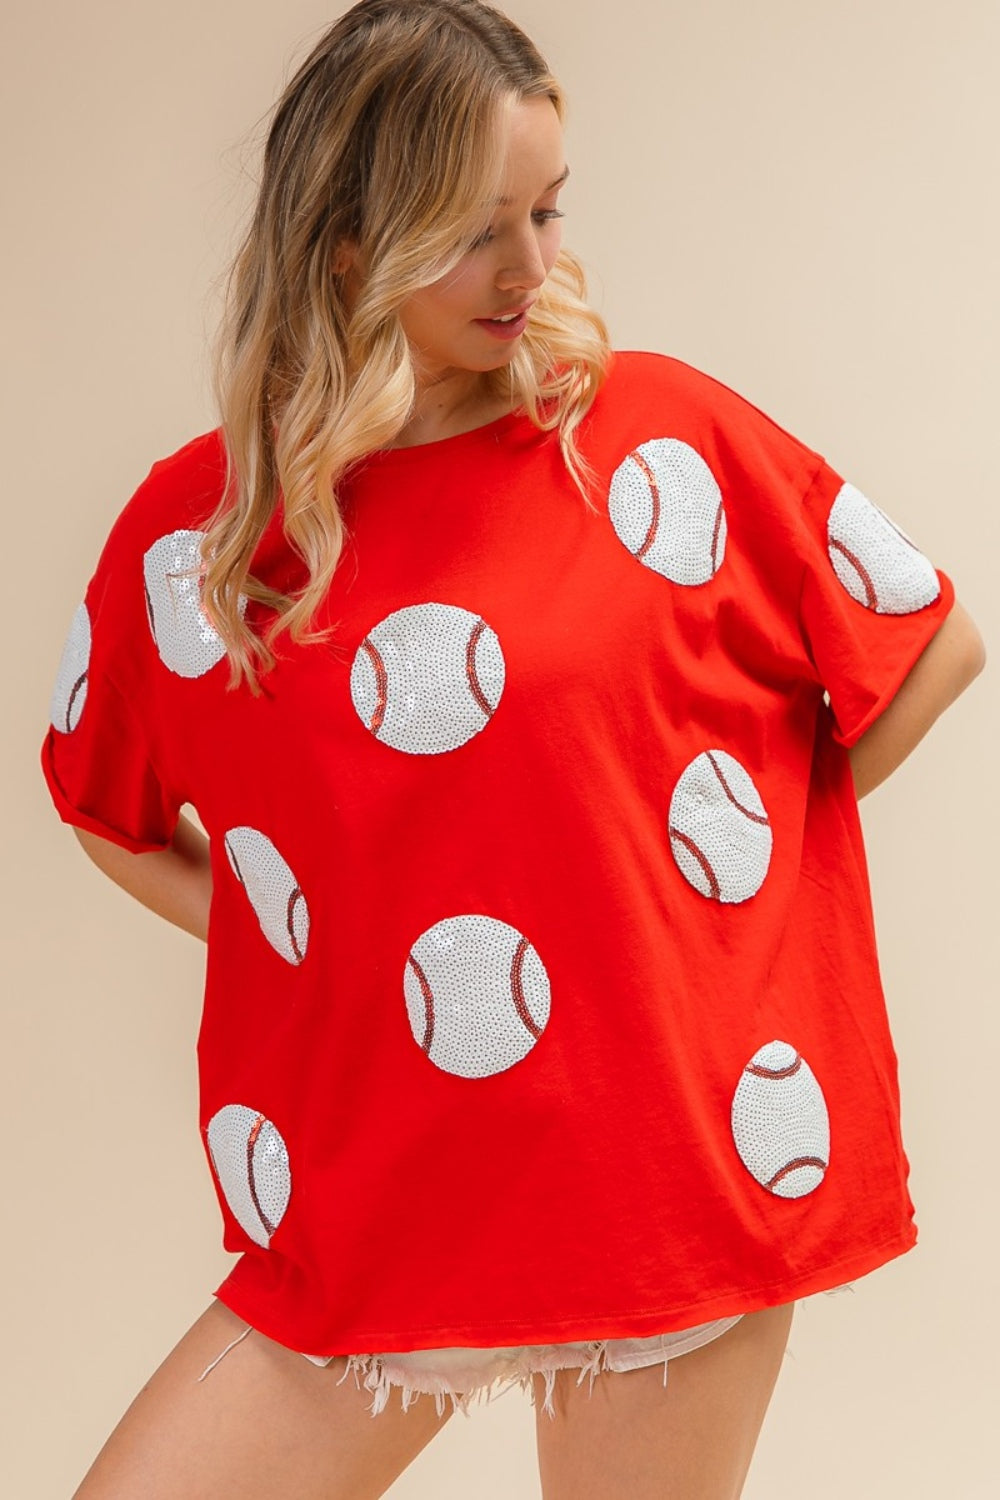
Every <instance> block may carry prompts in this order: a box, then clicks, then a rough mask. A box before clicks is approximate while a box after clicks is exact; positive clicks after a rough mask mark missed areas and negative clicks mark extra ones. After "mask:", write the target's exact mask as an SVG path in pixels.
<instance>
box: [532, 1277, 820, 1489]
mask: <svg viewBox="0 0 1000 1500" xmlns="http://www.w3.org/2000/svg"><path fill="white" fill-rule="evenodd" d="M794 1309H795V1304H794V1302H790V1303H786V1304H784V1305H783V1306H781V1307H768V1308H765V1309H763V1310H762V1311H760V1312H753V1313H747V1314H746V1315H745V1316H744V1317H743V1318H741V1319H740V1321H739V1322H738V1323H735V1324H734V1325H733V1327H732V1328H729V1329H727V1330H726V1332H725V1333H723V1334H720V1335H719V1337H718V1338H716V1339H713V1340H712V1341H711V1342H710V1343H708V1344H703V1345H702V1346H701V1347H700V1348H699V1349H692V1350H691V1352H690V1353H689V1354H679V1355H677V1356H675V1358H673V1359H672V1360H671V1361H670V1363H669V1367H668V1370H667V1386H666V1389H664V1387H663V1365H662V1364H658V1365H649V1366H647V1367H646V1368H644V1369H639V1370H625V1371H619V1372H618V1373H612V1372H610V1371H605V1372H604V1373H602V1374H600V1375H598V1376H597V1377H596V1378H595V1380H594V1384H593V1391H592V1393H591V1392H590V1383H589V1377H588V1378H587V1379H585V1380H584V1381H583V1382H582V1384H580V1385H577V1384H576V1381H577V1378H578V1375H579V1372H578V1371H577V1370H560V1371H559V1373H558V1375H557V1376H556V1383H555V1387H554V1389H553V1393H552V1397H553V1406H554V1408H555V1412H556V1415H555V1417H551V1416H549V1415H548V1413H546V1412H543V1411H542V1397H543V1394H544V1388H545V1382H544V1377H543V1376H541V1375H534V1376H533V1377H532V1384H533V1386H534V1399H535V1431H536V1442H537V1446H538V1472H539V1477H540V1479H541V1484H542V1496H543V1500H738V1497H739V1496H740V1494H741V1493H742V1491H743V1482H744V1480H745V1479H746V1475H747V1470H748V1469H749V1467H750V1460H751V1458H752V1456H753V1450H754V1447H755V1446H756V1442H757V1437H758V1434H759V1433H760V1429H761V1426H762V1424H763V1421H764V1414H765V1412H766V1411H767V1407H768V1403H769V1401H770V1399H771V1393H772V1391H773V1390H774V1386H775V1384H776V1382H777V1378H778V1371H779V1369H780V1368H781V1360H782V1356H783V1355H784V1352H785V1345H786V1344H787V1342H788V1335H789V1332H790V1329H791V1325H792V1314H793V1312H794Z"/></svg>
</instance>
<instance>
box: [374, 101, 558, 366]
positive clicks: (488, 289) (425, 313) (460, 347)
mask: <svg viewBox="0 0 1000 1500" xmlns="http://www.w3.org/2000/svg"><path fill="white" fill-rule="evenodd" d="M506 146H507V158H506V174H505V181H504V187H503V197H505V198H506V199H508V200H509V201H508V202H506V203H504V204H497V205H496V206H495V208H494V210H493V214H492V217H491V218H490V219H489V223H488V224H487V222H486V219H485V217H484V223H483V231H484V234H483V240H482V242H477V243H476V244H475V245H474V246H470V248H469V249H468V251H467V252H466V254H465V256H464V257H463V259H462V260H461V261H460V262H459V264H458V266H457V267H455V268H454V269H452V270H451V271H449V272H448V274H447V275H446V276H444V277H442V278H441V280H440V281H436V282H434V283H433V284H432V285H431V286H427V287H422V288H421V289H420V291H418V292H416V293H414V294H413V296H411V297H409V298H408V299H407V301H406V302H404V303H403V305H402V307H401V308H400V310H399V317H400V321H401V323H402V325H403V331H404V332H405V334H406V337H407V340H408V341H409V344H410V347H411V349H412V351H413V356H414V362H415V364H416V367H417V370H418V373H419V375H420V378H421V381H422V383H425V384H434V385H437V384H439V383H441V382H442V381H447V380H448V379H449V377H451V376H454V375H456V374H458V373H459V372H465V371H478V372H485V371H488V370H495V369H498V368H499V367H501V366H502V365H504V364H506V363H507V362H508V361H509V360H510V358H511V357H512V355H513V354H514V352H515V350H516V349H517V347H518V344H519V342H520V336H515V337H513V338H510V339H505V338H498V337H496V336H495V335H494V334H493V333H491V332H490V331H489V329H488V328H483V327H482V326H481V325H480V323H479V322H478V321H477V320H478V319H483V318H491V317H495V316H496V315H497V314H498V313H500V314H502V313H505V312H509V311H512V310H513V309H515V308H520V307H523V306H524V305H525V304H526V303H532V302H534V301H535V299H536V298H537V296H538V293H539V290H540V288H541V287H542V284H543V283H544V281H545V279H546V277H547V276H548V274H549V272H550V271H551V269H552V267H553V265H554V264H555V261H556V257H557V256H558V254H559V246H560V243H561V241H562V230H561V227H560V223H559V220H560V219H561V217H562V215H561V214H560V213H559V211H558V209H557V206H556V205H557V201H558V197H559V187H560V185H561V182H562V181H563V180H564V178H565V177H566V176H567V175H568V171H567V168H566V163H565V159H564V157H563V139H562V125H561V124H560V121H559V116H558V115H557V114H556V111H555V106H554V105H553V103H552V101H551V100H550V99H548V98H533V99H524V100H521V101H519V102H518V103H516V104H515V105H514V106H513V107H512V109H511V110H510V112H509V114H508V115H507V117H506ZM487 213H488V210H487ZM530 320H531V313H530V312H529V313H528V321H529V322H530Z"/></svg>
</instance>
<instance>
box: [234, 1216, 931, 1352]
mask: <svg viewBox="0 0 1000 1500" xmlns="http://www.w3.org/2000/svg"><path fill="white" fill-rule="evenodd" d="M916 1243H917V1227H916V1224H915V1223H913V1222H912V1221H911V1223H910V1224H909V1225H908V1226H907V1228H906V1229H905V1231H903V1232H902V1233H897V1234H894V1235H892V1236H891V1237H890V1238H889V1239H886V1240H881V1241H879V1243H878V1244H877V1245H873V1246H868V1247H867V1248H866V1249H865V1251H864V1252H863V1253H856V1254H854V1255H849V1256H845V1257H843V1258H842V1259H840V1260H836V1261H824V1263H823V1265H822V1266H820V1267H813V1268H811V1269H810V1270H808V1271H804V1272H802V1273H801V1274H800V1275H799V1276H782V1277H779V1278H778V1279H777V1280H775V1281H769V1282H758V1283H756V1284H755V1285H754V1286H753V1287H746V1286H743V1287H729V1288H728V1289H727V1290H725V1291H715V1292H712V1293H711V1294H710V1295H708V1296H705V1297H702V1298H701V1299H699V1300H697V1301H694V1302H687V1303H685V1304H684V1305H683V1306H671V1307H663V1308H658V1309H657V1308H649V1307H642V1308H619V1309H618V1310H616V1311H615V1312H612V1313H604V1314H601V1315H600V1316H587V1315H582V1316H581V1315H576V1316H574V1317H570V1318H544V1319H541V1320H538V1321H536V1322H534V1323H532V1322H531V1321H530V1320H524V1319H520V1318H514V1319H493V1320H491V1321H490V1322H488V1323H485V1324H482V1325H478V1326H475V1327H473V1326H472V1325H471V1324H469V1323H461V1322H459V1323H442V1324H435V1325H431V1326H424V1327H417V1328H408V1329H406V1330H405V1331H403V1330H401V1329H399V1328H395V1329H393V1330H391V1331H386V1330H384V1329H378V1330H371V1329H364V1328H362V1329H359V1330H356V1331H353V1332H351V1333H350V1334H349V1335H347V1334H345V1335H344V1337H343V1338H341V1339H338V1340H337V1342H338V1343H339V1344H344V1343H345V1341H346V1342H348V1343H349V1345H350V1347H341V1348H338V1349H335V1350H331V1349H330V1347H329V1345H328V1343H324V1341H323V1340H322V1339H311V1338H307V1337H306V1336H305V1335H302V1336H301V1337H299V1336H292V1337H290V1336H289V1333H288V1330H287V1328H282V1327H281V1326H280V1319H279V1318H275V1317H274V1316H273V1308H272V1305H271V1304H270V1303H269V1302H268V1301H266V1300H262V1299H260V1298H258V1297H255V1295H254V1293H253V1292H252V1291H251V1290H249V1289H248V1288H246V1287H242V1286H240V1285H239V1282H238V1279H237V1278H238V1276H239V1271H240V1265H241V1264H242V1262H240V1263H238V1264H237V1265H236V1266H235V1267H234V1268H233V1270H232V1271H231V1272H230V1274H229V1275H228V1276H227V1277H226V1278H225V1280H224V1281H223V1282H222V1283H221V1284H220V1286H218V1287H217V1288H216V1290H215V1293H214V1295H215V1297H216V1298H217V1299H218V1300H219V1301H220V1302H222V1303H223V1304H224V1305H225V1306H226V1307H228V1308H229V1310H230V1311H231V1312H234V1313H235V1314H236V1315H237V1317H240V1318H242V1319H243V1320H244V1321H245V1322H247V1323H249V1324H251V1326H252V1327H254V1328H255V1329H257V1330H258V1332H260V1333H263V1334H264V1335H265V1337H267V1338H270V1339H273V1340H274V1341H275V1342H276V1343H280V1344H284V1345H285V1346H286V1347H288V1348H293V1349H296V1350H298V1349H300V1348H301V1349H303V1350H308V1351H309V1352H310V1353H311V1354H316V1355H323V1356H324V1357H327V1358H335V1357H336V1356H337V1355H341V1356H345V1355H350V1354H359V1353H381V1352H398V1351H400V1350H413V1349H439V1348H458V1347H467V1348H484V1349H486V1348H498V1347H511V1346H521V1345H532V1344H550V1343H577V1342H580V1341H581V1340H583V1339H619V1338H643V1337H646V1336H652V1335H655V1334H659V1333H670V1332H675V1331H680V1330H682V1329H684V1328H692V1327H695V1326H697V1325H698V1324H700V1323H704V1322H711V1321H715V1320H716V1319H718V1318H724V1317H732V1316H734V1315H735V1314H744V1313H750V1312H758V1311H761V1310H762V1309H763V1308H766V1307H776V1306H780V1305H781V1304H783V1303H786V1302H792V1301H796V1300H798V1299H800V1298H803V1297H809V1296H813V1295H814V1294H816V1293H819V1292H823V1291H829V1290H831V1289H832V1288H833V1287H835V1286H837V1285H840V1284H842V1283H844V1282H845V1281H852V1280H854V1279H855V1278H857V1277H859V1276H863V1275H865V1274H867V1273H868V1272H870V1271H874V1270H877V1269H878V1268H879V1267H880V1266H883V1265H885V1264H886V1263H887V1262H889V1261H890V1260H895V1259H896V1258H898V1257H899V1256H900V1255H904V1254H905V1253H906V1252H907V1251H908V1250H911V1249H913V1247H914V1245H915V1244H916ZM623 1324H627V1326H622V1325H623Z"/></svg>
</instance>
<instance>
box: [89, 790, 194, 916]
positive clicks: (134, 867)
mask: <svg viewBox="0 0 1000 1500" xmlns="http://www.w3.org/2000/svg"><path fill="white" fill-rule="evenodd" d="M73 832H74V833H75V834H76V836H77V838H78V839H79V840H80V843H81V844H82V845H83V847H84V849H85V850H86V852H87V854H88V855H89V856H90V858H91V859H92V860H93V862H94V864H95V865H96V866H97V867H98V869H99V870H103V872H104V874H105V875H108V876H110V878H111V879H112V880H113V881H114V882H115V884H116V885H120V886H121V888H122V890H124V891H128V893H129V895H130V896H134V897H135V899H136V900H137V901H141V902H142V904H143V906H148V907H149V909H150V911H155V912H156V914H157V916H160V917H165V918H166V920H167V921H168V922H173V924H174V926H175V927H182V928H183V929H184V931H185V932H190V933H191V935H192V936H193V937H197V938H201V939H202V941H203V942H204V941H206V940H207V938H208V908H209V903H210V902H211V899H212V872H211V867H210V865H209V852H208V839H207V838H206V837H205V835H204V834H203V833H202V832H201V831H200V830H199V829H197V828H196V827H195V826H194V824H193V823H191V822H189V820H188V819H187V818H184V817H181V818H179V819H178V820H177V830H176V832H175V833H174V837H173V841H172V842H171V844H170V845H169V846H168V847H167V848H166V849H154V850H151V851H149V852H148V853H145V854H133V853H132V852H131V850H129V849H123V848H122V847H121V845H120V844H113V843H112V842H111V841H110V839H102V838H100V837H99V836H98V835H97V834H94V833H88V832H87V831H86V830H85V829H83V828H74V829H73Z"/></svg>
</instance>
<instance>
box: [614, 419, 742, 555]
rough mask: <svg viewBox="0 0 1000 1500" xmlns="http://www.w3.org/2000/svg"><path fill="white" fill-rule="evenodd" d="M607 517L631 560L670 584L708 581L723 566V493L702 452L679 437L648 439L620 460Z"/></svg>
mask: <svg viewBox="0 0 1000 1500" xmlns="http://www.w3.org/2000/svg"><path fill="white" fill-rule="evenodd" d="M608 514H609V516H610V518H611V524H612V526H613V527H614V529H615V532H616V533H617V535H618V538H619V540H620V541H622V542H623V543H624V545H625V546H626V547H627V548H628V550H629V551H630V552H631V554H632V556H633V557H636V558H638V559H639V561H640V562H641V563H642V564H643V565H644V566H645V567H647V568H652V569H653V571H654V572H656V573H660V574H662V576H663V577H664V578H669V579H670V581H671V582H672V583H682V584H700V583H707V582H708V580H709V579H710V578H712V577H714V575H715V574H716V573H717V572H718V570H719V568H720V567H721V566H722V562H723V559H724V557H725V555H726V513H725V507H724V506H723V503H722V491H721V490H720V488H719V484H718V481H717V480H716V478H715V475H714V474H713V473H712V471H711V469H710V468H709V467H708V464H707V463H706V462H705V460H704V459H703V458H702V456H701V454H700V453H698V452H696V450H695V449H694V448H692V447H691V446H690V444H689V443H685V442H682V441H681V439H680V438H650V439H649V441H648V442H645V443H640V445H639V446H638V447H637V448H635V449H633V451H632V452H631V453H630V454H628V456H627V457H626V458H624V459H623V460H622V462H621V463H620V464H619V465H618V467H617V469H616V470H615V472H614V474H613V476H612V479H611V488H610V491H609V494H608Z"/></svg>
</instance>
